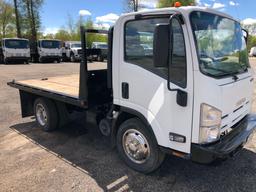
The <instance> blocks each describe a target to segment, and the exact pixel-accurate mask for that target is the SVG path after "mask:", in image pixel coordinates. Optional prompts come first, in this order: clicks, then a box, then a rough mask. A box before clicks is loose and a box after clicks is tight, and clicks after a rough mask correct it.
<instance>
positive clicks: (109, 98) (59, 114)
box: [9, 6, 256, 173]
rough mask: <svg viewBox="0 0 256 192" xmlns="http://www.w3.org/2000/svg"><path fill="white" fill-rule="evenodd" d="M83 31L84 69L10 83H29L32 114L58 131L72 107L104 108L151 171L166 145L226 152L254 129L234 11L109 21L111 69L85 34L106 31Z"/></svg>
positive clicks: (124, 150) (205, 156) (186, 153)
mask: <svg viewBox="0 0 256 192" xmlns="http://www.w3.org/2000/svg"><path fill="white" fill-rule="evenodd" d="M81 32H82V33H81V37H82V61H81V66H80V75H79V76H72V77H71V76H69V77H55V78H48V79H46V78H44V79H40V80H28V81H13V82H10V83H9V85H10V86H13V87H16V88H18V89H19V90H20V96H21V106H22V115H23V117H25V116H30V115H35V116H36V119H37V122H38V124H39V125H40V126H41V127H42V128H44V129H45V130H47V131H49V130H53V129H54V128H56V127H57V125H59V124H61V122H62V120H63V119H65V118H64V117H66V116H65V115H64V114H66V112H64V111H65V110H64V109H65V108H68V109H69V110H66V111H69V112H70V111H72V110H71V109H73V110H82V109H84V110H91V109H94V111H95V113H96V120H97V122H98V124H99V128H100V130H101V132H102V133H103V134H104V135H107V136H111V138H112V141H113V144H115V145H116V147H117V150H118V152H119V154H120V156H121V157H122V159H123V160H124V161H125V163H126V164H127V165H129V166H130V167H131V168H133V169H135V170H137V171H140V172H143V173H149V172H151V171H153V170H155V169H156V168H158V167H159V166H160V164H161V163H162V162H163V159H164V156H165V154H172V155H176V156H179V157H182V158H186V159H191V160H192V161H195V162H200V163H211V162H213V161H215V160H216V159H226V158H227V157H229V156H232V155H233V154H234V153H236V152H237V151H238V150H239V149H241V148H242V147H243V146H244V144H245V143H246V142H247V141H248V140H249V138H251V136H252V134H253V132H254V129H255V127H256V118H255V116H254V115H252V114H250V108H251V105H252V92H253V71H252V68H251V67H250V65H249V61H248V55H247V54H248V52H247V48H246V38H245V37H244V36H243V32H242V29H241V26H240V24H239V22H238V21H236V20H235V19H234V18H232V17H230V16H229V15H226V14H224V13H221V12H217V11H215V10H212V9H208V8H199V7H192V6H191V7H180V8H166V9H156V10H153V11H144V12H137V13H130V14H125V15H122V16H121V17H120V18H119V19H118V20H117V21H116V23H115V26H114V27H113V28H111V29H110V30H109V35H108V41H109V42H108V48H109V52H108V63H107V66H106V68H107V69H104V67H103V68H101V69H98V70H95V68H92V66H90V65H88V64H87V60H86V41H85V40H86V39H85V34H84V33H85V32H96V30H84V29H83V28H82V29H81ZM98 32H102V31H98ZM145 36H146V37H145ZM145 44H148V45H149V47H153V49H152V51H151V53H150V52H149V51H148V50H147V53H145V50H144V48H143V47H142V45H145ZM50 85H52V87H51V86H50ZM60 85H61V86H60Z"/></svg>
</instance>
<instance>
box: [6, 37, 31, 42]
mask: <svg viewBox="0 0 256 192" xmlns="http://www.w3.org/2000/svg"><path fill="white" fill-rule="evenodd" d="M2 40H25V41H28V39H25V38H17V37H14V38H3V39H2Z"/></svg>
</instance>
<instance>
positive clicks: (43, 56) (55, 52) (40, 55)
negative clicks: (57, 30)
mask: <svg viewBox="0 0 256 192" xmlns="http://www.w3.org/2000/svg"><path fill="white" fill-rule="evenodd" d="M31 58H32V61H33V62H40V63H42V62H46V61H48V62H52V61H57V62H58V63H59V62H60V61H61V58H62V49H61V41H60V40H56V39H40V40H38V41H37V43H36V46H35V48H34V49H33V50H32V51H31Z"/></svg>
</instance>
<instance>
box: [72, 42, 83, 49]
mask: <svg viewBox="0 0 256 192" xmlns="http://www.w3.org/2000/svg"><path fill="white" fill-rule="evenodd" d="M71 48H81V43H76V44H72V45H71Z"/></svg>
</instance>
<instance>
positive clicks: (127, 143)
mask: <svg viewBox="0 0 256 192" xmlns="http://www.w3.org/2000/svg"><path fill="white" fill-rule="evenodd" d="M122 144H123V149H124V151H125V154H126V155H127V157H128V158H129V159H130V160H132V161H133V162H135V163H138V164H142V163H144V162H145V161H146V160H147V159H148V158H149V156H150V148H149V144H148V141H147V139H146V138H145V136H144V135H143V134H142V133H141V132H139V131H138V130H136V129H129V130H127V131H126V132H125V133H124V135H123V139H122Z"/></svg>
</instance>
